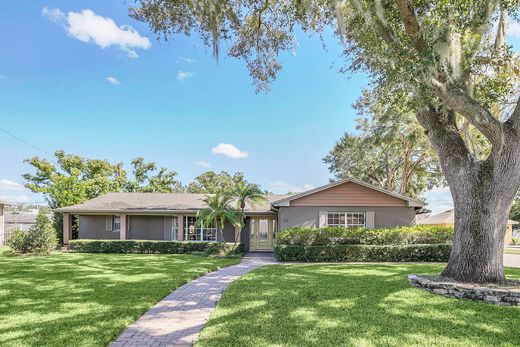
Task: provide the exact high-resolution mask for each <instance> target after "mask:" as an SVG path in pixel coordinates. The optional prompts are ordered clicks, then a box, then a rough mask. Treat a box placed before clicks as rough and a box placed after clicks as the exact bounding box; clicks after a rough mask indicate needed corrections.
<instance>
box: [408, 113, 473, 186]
mask: <svg viewBox="0 0 520 347" xmlns="http://www.w3.org/2000/svg"><path fill="white" fill-rule="evenodd" d="M416 117H417V121H418V122H419V123H420V124H421V126H422V127H423V128H424V129H426V132H427V135H428V138H429V139H430V142H431V143H432V145H433V147H434V148H435V150H436V151H437V153H438V154H439V160H440V163H441V166H442V169H443V172H444V174H445V176H446V178H447V179H449V180H453V179H456V178H458V177H459V176H460V175H459V173H460V170H461V168H462V167H468V166H469V165H471V164H472V162H474V161H475V160H476V158H475V157H474V155H473V154H471V153H470V151H469V150H468V148H467V146H466V144H465V143H464V140H463V139H462V137H461V136H460V133H459V131H458V129H457V127H456V125H455V117H454V111H446V112H442V111H439V110H436V109H435V108H434V107H433V106H431V105H430V106H429V107H428V108H426V109H424V110H422V111H420V112H418V113H417V114H416ZM461 183H462V182H453V181H452V182H449V184H450V185H451V184H461Z"/></svg>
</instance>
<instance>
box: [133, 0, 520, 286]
mask: <svg viewBox="0 0 520 347" xmlns="http://www.w3.org/2000/svg"><path fill="white" fill-rule="evenodd" d="M137 4H138V6H136V7H133V8H131V15H132V16H134V17H135V18H137V19H140V20H143V21H146V22H148V23H149V25H150V27H151V29H152V30H153V31H154V32H156V33H158V34H160V35H162V36H163V37H165V38H169V37H171V36H173V35H175V34H179V33H183V34H186V35H189V34H191V33H199V34H200V35H201V37H202V39H203V40H204V41H205V42H206V43H207V44H208V45H210V46H212V47H213V52H214V54H215V55H216V56H218V54H219V42H220V41H221V40H226V41H229V44H228V47H229V49H228V52H227V53H228V54H229V55H231V56H234V57H239V58H242V59H244V60H245V61H246V63H247V66H248V68H249V71H250V74H251V76H252V77H253V80H254V82H255V84H256V85H257V88H258V89H260V90H263V89H268V87H269V84H270V83H271V81H273V80H274V78H275V77H276V74H277V72H278V71H279V70H280V68H281V64H280V61H279V58H278V56H279V53H281V52H282V51H287V50H293V49H295V48H296V40H295V31H296V30H297V28H301V30H303V31H305V32H323V31H324V30H325V29H326V28H328V27H333V28H334V30H335V33H336V35H337V37H338V42H339V43H340V44H341V45H343V46H344V47H345V55H346V57H347V58H348V60H349V66H348V68H349V69H351V70H354V71H355V70H364V71H366V72H367V73H368V74H369V75H370V77H371V79H372V81H371V82H372V85H373V86H375V87H377V86H380V85H385V88H389V89H393V90H395V91H396V92H401V93H406V94H407V95H408V98H409V99H410V102H411V105H412V106H413V108H415V109H417V111H418V112H417V120H418V121H419V123H420V124H421V125H422V126H423V127H424V129H425V131H426V133H427V135H428V138H429V139H430V141H431V143H432V145H433V146H434V148H435V150H436V151H437V153H438V155H439V158H440V163H441V167H442V170H443V173H444V175H445V177H446V179H447V182H448V185H449V186H450V189H451V193H452V196H453V200H454V204H455V211H456V212H455V239H454V243H453V250H452V253H451V256H450V259H449V262H448V265H447V267H446V269H445V270H444V271H443V275H446V276H450V277H453V278H454V279H456V280H460V281H472V282H494V283H503V282H504V281H505V277H504V270H503V260H502V251H503V242H504V241H503V240H504V232H505V227H506V221H507V215H508V212H509V209H510V207H511V204H512V202H513V200H514V198H515V196H516V192H517V191H518V189H519V187H520V155H519V154H520V107H519V106H518V103H519V101H518V95H517V94H518V79H517V77H518V73H519V66H518V59H517V58H516V57H515V55H514V54H513V52H512V51H511V47H509V46H507V45H506V44H505V35H506V22H507V17H508V15H514V14H515V13H517V11H518V7H519V0H500V1H499V0H496V1H494V0H459V1H455V0H428V1H426V0H373V1H372V0H371V1H368V0H344V1H333V0H321V1H320V0H316V1H312V0H293V1H290V0H278V1H276V0H243V1H239V0H237V1H232V0H201V1H192V0H140V1H138V2H137ZM472 129H475V131H477V132H478V133H480V134H481V135H482V136H483V137H484V138H485V141H486V142H488V144H489V148H490V151H489V154H488V155H487V156H484V157H481V156H479V155H477V154H476V153H475V152H474V151H472V149H471V146H469V145H468V141H467V136H465V133H468V132H472V131H473V130H472Z"/></svg>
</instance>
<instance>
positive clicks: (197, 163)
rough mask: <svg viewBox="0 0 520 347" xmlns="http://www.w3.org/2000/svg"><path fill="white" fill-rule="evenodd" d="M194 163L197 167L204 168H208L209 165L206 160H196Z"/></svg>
mask: <svg viewBox="0 0 520 347" xmlns="http://www.w3.org/2000/svg"><path fill="white" fill-rule="evenodd" d="M195 165H197V166H199V167H202V168H205V169H209V168H210V167H211V164H210V163H208V162H207V161H203V160H201V161H196V162H195Z"/></svg>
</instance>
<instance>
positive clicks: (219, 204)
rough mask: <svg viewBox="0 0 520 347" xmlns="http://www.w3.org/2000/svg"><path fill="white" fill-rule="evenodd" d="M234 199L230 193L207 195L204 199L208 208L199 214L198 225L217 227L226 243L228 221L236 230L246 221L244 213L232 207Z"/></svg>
mask: <svg viewBox="0 0 520 347" xmlns="http://www.w3.org/2000/svg"><path fill="white" fill-rule="evenodd" d="M233 200H234V197H233V195H232V194H230V193H217V194H214V195H206V198H205V199H203V200H202V201H204V203H205V204H206V206H207V208H204V209H202V210H199V211H198V212H197V225H198V226H201V225H211V224H213V225H215V227H216V228H217V234H218V233H220V236H221V237H222V240H223V241H224V233H223V231H224V226H225V224H226V221H227V222H229V223H231V224H232V225H233V226H234V227H235V228H237V227H241V225H242V221H243V220H244V216H243V212H242V211H240V210H238V209H236V208H233V207H231V204H232V202H233Z"/></svg>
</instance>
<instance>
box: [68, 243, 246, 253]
mask: <svg viewBox="0 0 520 347" xmlns="http://www.w3.org/2000/svg"><path fill="white" fill-rule="evenodd" d="M70 249H71V250H73V251H75V252H80V253H164V254H191V253H194V252H198V253H205V254H207V255H226V254H228V253H229V252H233V253H238V252H240V249H243V245H241V244H239V245H237V247H236V248H234V247H233V244H232V243H223V242H188V241H151V240H72V241H70Z"/></svg>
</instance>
